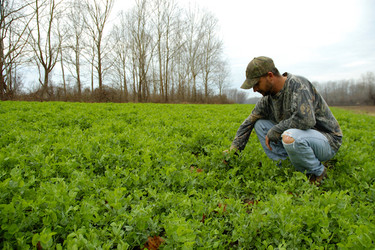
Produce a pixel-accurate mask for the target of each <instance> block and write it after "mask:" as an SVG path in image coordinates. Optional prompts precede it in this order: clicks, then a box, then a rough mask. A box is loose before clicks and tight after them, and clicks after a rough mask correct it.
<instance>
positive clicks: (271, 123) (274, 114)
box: [231, 56, 342, 184]
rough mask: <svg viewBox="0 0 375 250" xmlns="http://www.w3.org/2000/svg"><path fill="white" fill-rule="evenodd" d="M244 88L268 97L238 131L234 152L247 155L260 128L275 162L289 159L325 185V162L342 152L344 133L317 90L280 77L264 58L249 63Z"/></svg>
mask: <svg viewBox="0 0 375 250" xmlns="http://www.w3.org/2000/svg"><path fill="white" fill-rule="evenodd" d="M241 88H243V89H251V88H253V90H254V92H259V93H260V94H262V95H263V98H262V99H261V100H260V101H259V102H258V103H257V104H256V106H255V108H254V109H253V110H252V112H251V114H250V115H249V117H248V118H246V120H245V121H244V122H243V123H242V124H241V126H240V127H239V129H238V131H237V133H236V136H235V139H234V140H233V142H232V145H231V150H240V151H241V150H243V149H244V148H245V146H246V143H247V141H248V140H249V137H250V133H251V132H252V130H253V129H255V132H256V134H257V136H258V139H259V141H260V143H261V145H262V147H263V149H264V151H265V153H266V154H267V156H268V157H269V158H270V159H272V160H275V161H277V160H284V159H286V158H287V157H289V159H290V161H291V163H292V164H293V166H294V167H295V169H296V170H297V171H300V172H303V173H306V174H307V175H308V176H309V178H310V181H311V182H312V183H315V184H320V182H321V181H322V180H323V179H324V178H325V177H326V175H327V170H326V168H325V167H324V165H323V164H322V162H323V161H327V160H329V159H331V158H332V157H333V156H334V155H335V154H336V153H337V151H338V150H339V148H340V146H341V141H342V132H341V129H340V126H339V124H338V122H337V120H336V119H335V117H334V116H333V114H332V112H331V110H330V109H329V107H328V105H327V103H326V102H325V101H324V99H323V98H322V96H321V95H320V94H319V93H318V91H317V90H316V89H315V87H314V86H313V85H312V84H311V83H310V82H309V81H308V80H307V79H306V78H304V77H302V76H297V75H292V74H290V73H284V74H283V75H281V74H280V73H279V71H278V69H277V68H276V67H275V65H274V62H273V60H272V59H271V58H268V57H264V56H261V57H256V58H254V59H253V60H252V61H251V62H250V63H249V64H248V66H247V69H246V80H245V82H244V83H243V84H242V86H241Z"/></svg>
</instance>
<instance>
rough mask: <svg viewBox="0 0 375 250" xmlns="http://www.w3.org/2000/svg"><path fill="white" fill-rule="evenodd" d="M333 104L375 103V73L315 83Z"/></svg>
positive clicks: (325, 97)
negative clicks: (357, 77)
mask: <svg viewBox="0 0 375 250" xmlns="http://www.w3.org/2000/svg"><path fill="white" fill-rule="evenodd" d="M313 84H314V85H315V86H316V87H317V89H318V91H319V93H320V94H321V95H322V96H323V98H324V99H325V100H326V102H327V103H328V104H329V105H331V106H342V105H375V74H374V73H373V72H367V73H365V74H362V76H361V77H360V78H359V79H357V80H354V79H350V80H341V81H328V82H325V83H317V82H315V83H313Z"/></svg>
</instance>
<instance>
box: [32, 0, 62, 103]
mask: <svg viewBox="0 0 375 250" xmlns="http://www.w3.org/2000/svg"><path fill="white" fill-rule="evenodd" d="M60 4H61V1H57V0H35V2H34V11H35V30H31V29H30V32H31V41H30V44H31V46H32V49H33V51H34V60H35V61H36V63H37V65H38V70H39V83H40V84H41V86H42V89H41V90H42V91H41V97H42V98H45V97H46V94H47V96H48V97H49V96H50V93H49V90H48V89H49V82H50V80H51V79H50V73H51V72H52V70H53V68H54V67H55V65H56V63H57V61H58V58H59V53H60V49H61V40H60V39H61V37H59V36H58V35H57V25H56V23H57V19H58V18H59V9H58V7H59V5H60ZM54 38H55V39H54ZM56 38H57V39H56ZM42 71H43V72H42Z"/></svg>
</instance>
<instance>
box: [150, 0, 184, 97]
mask: <svg viewBox="0 0 375 250" xmlns="http://www.w3.org/2000/svg"><path fill="white" fill-rule="evenodd" d="M154 9H155V12H156V13H155V21H154V22H155V27H156V37H157V41H156V44H157V57H158V60H157V61H158V66H159V86H160V88H159V89H160V95H161V97H162V99H163V101H164V102H168V95H169V87H170V86H169V81H170V78H171V74H170V72H171V70H170V62H171V60H172V57H173V56H174V54H175V53H176V52H177V48H178V46H177V47H176V46H175V47H173V41H172V39H173V36H174V33H175V32H176V28H177V21H178V15H179V14H180V10H179V9H178V7H177V4H176V3H175V1H173V0H172V1H170V0H156V1H155V8H154Z"/></svg>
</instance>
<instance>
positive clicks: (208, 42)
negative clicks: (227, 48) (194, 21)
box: [201, 13, 223, 102]
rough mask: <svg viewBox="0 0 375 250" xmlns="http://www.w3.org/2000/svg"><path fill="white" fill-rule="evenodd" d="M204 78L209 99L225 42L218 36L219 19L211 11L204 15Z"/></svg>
mask: <svg viewBox="0 0 375 250" xmlns="http://www.w3.org/2000/svg"><path fill="white" fill-rule="evenodd" d="M203 16H204V17H203V22H202V23H203V32H202V33H203V37H202V38H201V39H202V40H203V44H202V74H203V76H202V79H203V88H204V97H205V101H206V102H207V101H208V94H209V87H210V83H211V82H212V81H213V80H214V77H215V68H216V67H218V64H219V63H220V60H221V56H222V52H223V42H222V41H221V40H220V39H219V37H218V36H217V34H216V32H217V26H218V19H217V18H216V17H215V16H213V15H212V14H211V13H206V14H204V15H203Z"/></svg>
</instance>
